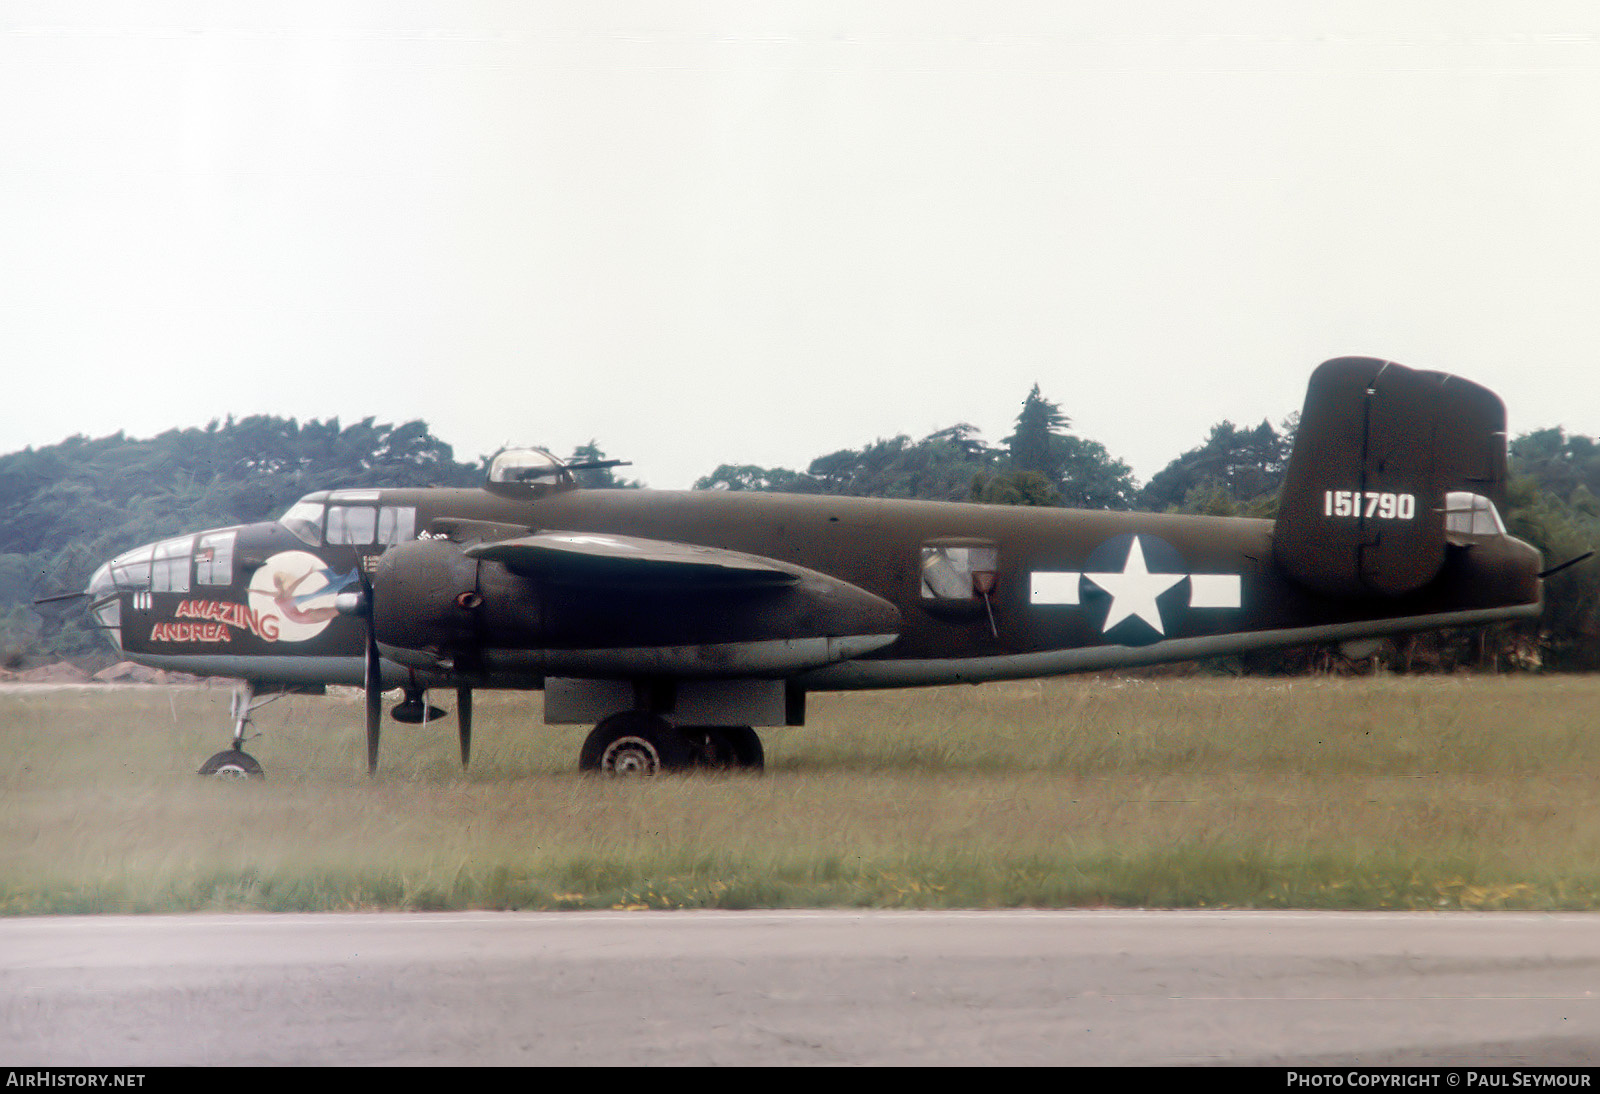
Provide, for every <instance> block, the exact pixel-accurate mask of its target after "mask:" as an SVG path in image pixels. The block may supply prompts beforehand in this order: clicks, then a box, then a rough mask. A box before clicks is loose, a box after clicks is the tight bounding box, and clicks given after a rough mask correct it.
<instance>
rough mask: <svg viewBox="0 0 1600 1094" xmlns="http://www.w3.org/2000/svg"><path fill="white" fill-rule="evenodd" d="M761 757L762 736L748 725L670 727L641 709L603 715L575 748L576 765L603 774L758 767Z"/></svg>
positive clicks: (649, 773)
mask: <svg viewBox="0 0 1600 1094" xmlns="http://www.w3.org/2000/svg"><path fill="white" fill-rule="evenodd" d="M765 762H766V757H765V755H764V753H763V750H762V748H761V738H760V737H758V736H756V732H755V730H753V729H751V728H750V727H749V726H674V725H673V724H672V723H671V722H669V721H667V720H666V719H665V718H662V717H660V716H658V715H655V714H651V713H649V712H647V711H642V710H625V711H622V712H621V713H619V714H613V715H611V716H610V717H609V718H606V719H605V720H603V721H602V722H601V723H600V724H599V725H597V726H595V727H594V729H593V730H591V731H590V732H589V736H588V737H587V738H585V739H584V742H583V749H582V751H580V752H579V753H578V770H580V771H593V772H598V773H599V774H602V775H655V774H659V773H661V772H664V771H687V770H691V769H700V770H721V771H760V770H761V768H762V765H763V764H764V763H765Z"/></svg>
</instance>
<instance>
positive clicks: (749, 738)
mask: <svg viewBox="0 0 1600 1094" xmlns="http://www.w3.org/2000/svg"><path fill="white" fill-rule="evenodd" d="M711 734H712V737H713V739H720V742H719V745H718V751H719V752H721V753H723V754H724V755H726V756H728V758H729V762H728V766H732V767H737V768H739V769H740V770H743V771H760V770H761V769H762V768H764V767H765V766H766V763H767V755H766V750H765V749H763V748H762V747H761V738H760V737H759V736H757V735H756V731H755V730H753V729H751V728H750V727H749V726H718V727H717V728H716V729H713V730H712V731H711Z"/></svg>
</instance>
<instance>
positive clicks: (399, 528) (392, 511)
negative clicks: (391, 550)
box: [378, 505, 417, 547]
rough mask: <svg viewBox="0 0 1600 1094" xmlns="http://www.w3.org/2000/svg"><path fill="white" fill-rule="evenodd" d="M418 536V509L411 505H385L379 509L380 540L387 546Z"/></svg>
mask: <svg viewBox="0 0 1600 1094" xmlns="http://www.w3.org/2000/svg"><path fill="white" fill-rule="evenodd" d="M416 538H417V511H416V509H414V508H413V507H411V506H409V505H385V506H384V507H383V508H382V509H379V510H378V542H379V543H381V544H382V545H383V546H385V547H393V546H394V545H395V544H396V543H404V542H406V541H407V540H410V539H416Z"/></svg>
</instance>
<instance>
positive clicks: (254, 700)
mask: <svg viewBox="0 0 1600 1094" xmlns="http://www.w3.org/2000/svg"><path fill="white" fill-rule="evenodd" d="M283 696H284V692H281V691H277V692H273V693H272V694H271V695H268V696H265V697H258V696H257V695H256V691H255V685H254V684H252V683H251V682H250V681H248V680H244V681H241V682H240V683H238V684H235V685H234V688H233V699H232V701H231V702H230V703H229V704H228V711H229V714H230V715H231V716H232V717H233V744H232V745H231V746H230V747H228V748H225V749H223V750H222V751H221V752H218V753H217V754H216V755H215V756H212V757H211V758H210V759H209V760H207V761H206V762H205V763H203V764H201V765H200V774H202V775H207V776H210V777H212V778H217V779H262V778H265V777H266V773H265V772H263V771H262V770H261V764H260V763H258V762H257V761H256V758H255V757H254V756H252V755H250V754H249V753H248V752H246V751H245V750H244V741H245V732H244V731H245V726H247V725H249V724H250V715H251V714H252V713H254V712H255V711H256V710H258V709H260V708H261V707H264V706H266V705H267V704H268V703H272V702H276V701H277V700H279V699H281V698H283Z"/></svg>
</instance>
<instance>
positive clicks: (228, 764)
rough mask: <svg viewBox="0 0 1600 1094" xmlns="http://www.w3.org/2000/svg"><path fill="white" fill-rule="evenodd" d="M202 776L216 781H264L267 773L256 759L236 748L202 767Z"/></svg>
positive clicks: (213, 758) (219, 755) (220, 753)
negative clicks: (207, 776)
mask: <svg viewBox="0 0 1600 1094" xmlns="http://www.w3.org/2000/svg"><path fill="white" fill-rule="evenodd" d="M200 774H202V775H209V776H210V777H212V778H214V779H262V778H265V777H266V775H265V773H264V772H263V771H262V770H261V765H260V764H259V763H257V762H256V758H255V757H254V756H252V755H250V753H248V752H240V751H239V750H238V749H236V748H230V749H226V750H224V751H222V752H219V753H217V754H216V755H215V756H213V757H211V759H209V760H207V761H206V762H205V763H203V764H201V765H200Z"/></svg>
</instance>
